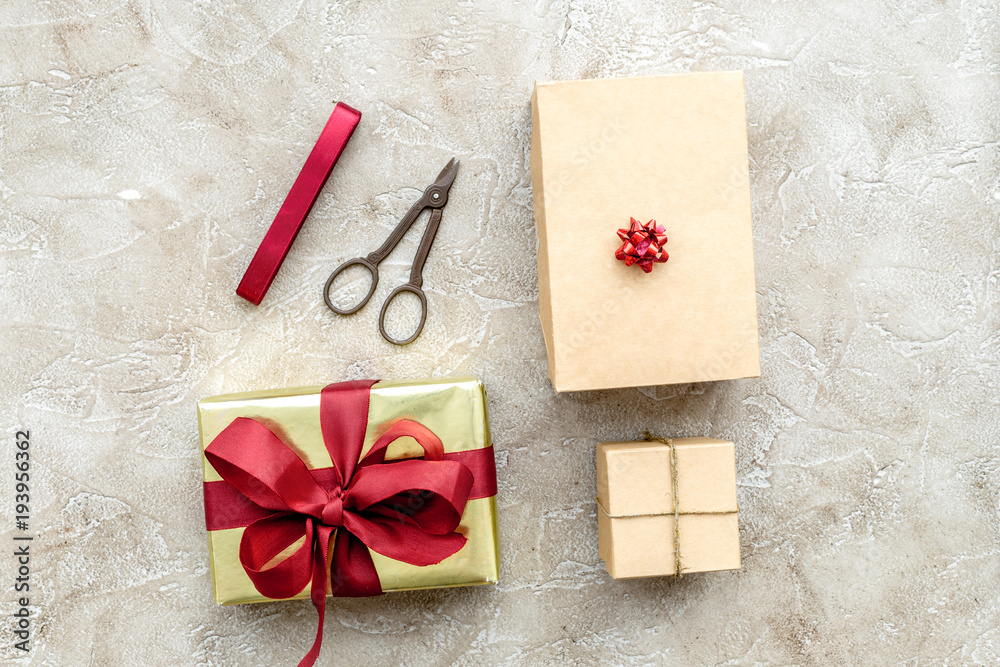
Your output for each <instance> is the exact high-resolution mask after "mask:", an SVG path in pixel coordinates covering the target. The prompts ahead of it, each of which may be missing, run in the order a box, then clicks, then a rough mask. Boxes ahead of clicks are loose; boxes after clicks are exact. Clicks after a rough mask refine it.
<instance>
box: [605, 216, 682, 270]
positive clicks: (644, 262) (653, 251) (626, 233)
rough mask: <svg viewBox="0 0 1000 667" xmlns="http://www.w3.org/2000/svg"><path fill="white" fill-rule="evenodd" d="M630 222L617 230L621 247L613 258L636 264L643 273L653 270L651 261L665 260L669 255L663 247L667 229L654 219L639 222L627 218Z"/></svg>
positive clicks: (629, 264)
mask: <svg viewBox="0 0 1000 667" xmlns="http://www.w3.org/2000/svg"><path fill="white" fill-rule="evenodd" d="M629 219H630V220H631V223H630V224H629V226H628V228H626V229H619V230H618V238H620V239H621V240H622V247H621V248H619V249H618V250H617V251H615V259H618V260H622V261H624V262H625V266H632V265H633V264H638V265H639V267H640V268H641V269H642V270H643V272H645V273H649V272H650V271H652V270H653V262H665V261H667V260H668V259H670V255H668V254H667V251H666V250H664V249H663V246H664V245H665V244H666V242H667V235H666V234H665V233H664V232H666V231H667V230H666V229H665V228H664V227H663V225H658V224H656V220H650V221H649V222H647V223H645V224H644V223H641V222H639V221H638V220H636V219H635V218H629Z"/></svg>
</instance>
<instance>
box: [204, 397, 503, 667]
mask: <svg viewBox="0 0 1000 667" xmlns="http://www.w3.org/2000/svg"><path fill="white" fill-rule="evenodd" d="M373 384H375V381H371V380H362V381H354V382H342V383H338V384H331V385H329V386H327V387H325V388H324V389H323V391H322V393H321V394H320V427H321V430H322V432H323V441H324V444H325V445H326V449H327V451H328V452H329V453H330V458H331V459H332V461H333V467H331V468H323V469H319V470H309V469H308V468H307V467H306V465H305V463H303V462H302V460H301V459H300V458H299V457H298V455H296V454H295V452H294V451H293V450H291V449H290V448H289V447H288V446H287V445H286V444H285V443H284V442H282V441H281V440H280V439H279V438H278V437H277V436H276V435H274V433H272V432H271V431H270V430H269V429H268V428H267V427H266V426H264V425H263V424H261V423H260V422H258V421H256V420H254V419H249V418H246V417H240V418H237V419H235V420H234V421H233V422H232V423H231V424H230V425H229V426H227V427H226V428H225V429H224V430H223V431H222V433H220V434H219V435H218V436H217V437H216V438H215V439H214V440H213V441H212V442H211V444H209V446H208V447H206V448H205V456H206V457H207V458H208V461H209V463H211V464H212V467H213V468H215V470H216V471H217V472H218V473H219V475H221V476H222V478H223V479H224V480H225V481H222V482H206V483H205V486H204V489H205V518H206V524H207V525H208V529H209V530H221V529H223V528H235V527H240V526H245V527H246V529H245V530H244V531H243V537H242V540H241V541H240V563H241V564H242V565H243V568H244V570H245V571H246V573H247V575H248V576H249V577H250V580H251V581H252V582H253V584H254V587H255V588H256V589H257V590H258V591H259V592H260V593H261V595H264V596H266V597H269V598H288V597H293V596H295V595H298V594H299V593H300V592H302V591H303V590H304V589H305V587H306V586H307V585H309V584H310V581H311V583H312V586H311V589H310V598H311V599H312V602H313V605H315V607H316V611H317V612H318V614H319V628H318V630H317V633H316V639H315V641H314V642H313V646H312V648H311V649H310V650H309V653H307V654H306V656H305V657H304V658H303V659H302V661H301V662H300V663H299V665H300V667H308V666H310V665H312V664H313V663H315V661H316V658H317V657H318V656H319V651H320V646H321V645H322V641H323V620H324V615H325V608H326V594H327V593H326V591H327V575H328V574H329V576H330V588H331V592H332V594H333V595H338V596H349V597H359V596H367V595H380V594H381V593H382V587H381V584H380V583H379V578H378V572H377V571H376V570H375V564H374V563H373V561H372V557H371V553H370V552H369V549H370V550H372V551H376V552H378V553H380V554H382V555H384V556H387V557H389V558H392V559H394V560H398V561H402V562H405V563H409V564H411V565H433V564H435V563H439V562H441V561H442V560H444V559H445V558H447V557H448V556H451V555H452V554H454V553H456V552H458V551H459V550H460V549H461V548H462V547H463V546H465V543H466V538H465V537H464V536H463V535H461V534H459V533H457V532H455V530H456V528H457V527H458V525H459V523H460V522H461V520H462V512H463V511H464V510H465V504H466V502H467V501H468V500H469V499H471V498H474V497H488V496H489V495H495V493H496V468H495V464H494V462H493V448H492V447H488V448H485V449H479V450H473V451H470V452H460V453H453V454H445V453H444V446H443V444H442V443H441V440H440V439H439V438H438V437H437V436H436V435H434V433H433V432H432V431H430V429H428V428H426V427H425V426H423V425H421V424H419V423H417V422H415V421H410V420H405V419H404V420H400V421H397V422H395V423H394V424H392V426H390V428H389V429H388V430H387V431H386V432H385V433H384V434H383V435H382V436H381V437H380V438H378V440H376V441H375V444H374V445H373V446H372V448H371V450H370V451H369V452H368V453H367V454H366V455H365V456H364V458H360V457H361V450H362V448H363V446H364V438H365V430H366V428H367V424H368V401H369V396H370V391H371V387H372V385H373ZM404 436H409V437H412V438H413V439H414V440H416V441H417V443H419V444H420V446H421V447H422V448H423V450H424V456H423V459H422V460H421V459H403V460H395V461H388V462H387V461H386V460H385V453H386V448H387V447H388V446H389V445H390V444H391V443H392V442H394V441H395V440H397V439H399V438H401V437H404ZM359 458H360V460H359ZM334 537H335V542H334V544H333V545H332V549H333V560H332V562H330V549H331V544H330V542H331V539H333V538H334ZM303 538H305V539H304V540H303ZM299 540H303V543H302V544H301V545H300V546H299V547H298V548H297V549H296V550H295V551H294V553H292V554H291V555H290V556H288V557H286V558H284V559H283V560H281V561H280V562H278V563H273V562H272V561H274V559H275V558H276V557H278V555H279V554H281V553H282V552H283V551H284V550H285V549H287V548H288V547H291V546H292V545H294V544H295V543H296V542H298V541H299ZM328 562H330V566H329V568H328V567H327V563H328Z"/></svg>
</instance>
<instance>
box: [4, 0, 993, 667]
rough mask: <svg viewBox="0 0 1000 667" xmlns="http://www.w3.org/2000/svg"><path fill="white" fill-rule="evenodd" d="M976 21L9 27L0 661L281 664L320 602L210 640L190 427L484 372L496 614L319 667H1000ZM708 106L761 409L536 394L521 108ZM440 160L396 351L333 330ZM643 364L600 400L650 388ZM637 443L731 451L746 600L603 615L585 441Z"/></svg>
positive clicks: (433, 608)
mask: <svg viewBox="0 0 1000 667" xmlns="http://www.w3.org/2000/svg"><path fill="white" fill-rule="evenodd" d="M998 15H1000V10H998V9H997V8H996V7H995V5H993V3H991V2H986V1H983V2H974V1H968V2H966V1H955V0H942V1H930V0H914V1H908V2H873V1H872V0H834V1H824V0H813V1H810V2H767V3H755V2H739V1H731V0H720V1H718V2H710V1H705V2H701V1H696V2H689V1H679V2H653V1H648V2H631V3H623V4H620V5H619V4H614V3H596V2H577V1H572V2H565V1H562V0H554V1H552V2H545V1H539V2H533V3H530V2H524V3H513V2H510V1H503V2H488V1H481V0H476V1H466V2H454V3H453V2H446V1H444V0H436V1H434V2H416V1H410V2H388V1H384V0H368V1H365V2H362V1H357V0H356V1H352V2H344V3H332V2H322V1H320V0H303V1H301V2H297V3H296V2H279V1H278V0H266V1H265V0H261V1H251V0H228V1H216V0H196V1H188V0H135V1H130V0H126V1H124V2H120V1H119V0H106V1H105V0H93V1H91V2H84V1H82V0H81V1H74V0H52V1H50V2H39V1H37V0H3V2H2V3H0V276H2V279H0V304H2V308H3V310H2V315H3V317H2V320H0V345H2V349H3V355H2V356H0V406H2V408H3V410H2V413H0V423H2V424H3V433H4V436H3V442H4V444H3V447H2V448H0V502H2V505H0V516H2V517H8V518H7V519H0V553H8V551H10V550H11V545H12V544H13V543H12V541H11V538H12V536H13V534H14V532H15V531H14V530H13V527H12V525H11V523H12V521H11V520H10V517H11V515H12V511H11V504H12V493H13V489H12V486H13V483H12V481H11V479H12V474H13V471H12V466H13V434H14V431H15V430H16V429H17V428H18V427H23V428H30V429H31V436H32V442H33V445H32V447H33V449H32V451H33V454H34V475H35V476H34V478H33V483H34V498H35V501H34V504H33V513H34V515H33V518H32V524H31V530H32V532H33V533H34V534H36V535H37V541H36V542H35V545H34V549H35V558H34V560H33V568H34V570H33V575H32V576H33V577H34V578H33V589H32V596H31V598H32V601H33V604H36V605H37V606H36V607H35V609H36V611H37V613H38V616H37V617H36V626H35V628H36V633H35V635H34V639H33V646H34V648H33V650H32V652H31V654H30V657H29V658H24V657H22V656H21V655H20V653H19V652H18V651H16V650H15V649H14V648H13V647H12V644H13V640H12V638H11V635H10V631H9V627H10V626H9V624H8V621H9V613H10V612H11V611H12V610H13V599H14V594H13V592H12V590H11V588H10V586H11V583H10V582H11V578H12V576H13V574H12V571H13V570H12V568H13V562H12V558H10V557H2V556H0V563H2V566H0V588H2V590H4V591H6V592H5V593H4V594H3V595H2V596H0V612H2V614H3V617H4V618H5V619H7V620H5V621H4V622H3V623H2V624H0V627H3V628H8V629H5V630H2V632H0V637H2V639H0V659H2V660H4V661H10V662H11V663H12V664H27V663H29V662H30V663H31V664H38V665H58V666H62V665H258V664H259V665H270V664H282V665H292V664H295V662H296V661H297V660H298V658H300V657H301V656H302V654H303V653H304V652H305V650H306V649H307V648H308V646H309V644H310V641H311V639H312V634H313V632H314V629H315V622H316V615H315V612H314V611H313V609H312V607H311V606H310V605H309V604H308V603H307V602H300V603H275V604H264V605H258V606H245V607H239V608H220V607H217V606H216V605H215V604H214V603H213V602H212V597H211V590H210V588H211V584H210V575H209V572H208V562H207V544H206V540H205V535H204V523H203V515H202V502H201V496H200V493H201V488H200V471H199V456H198V451H197V447H198V440H197V427H196V421H195V403H196V401H197V400H198V399H199V398H201V397H204V396H208V395H211V394H215V393H221V392H227V391H235V390H245V389H254V388H266V387H273V386H281V385H298V384H311V383H317V382H322V381H324V380H336V379H343V378H357V377H362V376H380V377H393V378H405V377H416V376H427V375H432V376H439V375H446V374H451V373H473V374H475V375H478V376H479V377H481V378H482V379H483V380H484V381H485V383H486V385H487V387H488V389H489V391H490V397H491V404H490V407H491V409H492V423H493V429H494V435H495V440H496V446H497V455H498V463H499V478H500V493H499V504H500V509H501V512H502V515H501V525H500V529H501V534H502V538H503V571H502V583H501V584H500V585H499V586H496V587H493V588H475V589H460V590H446V591H429V592H419V593H404V594H395V595H389V596H386V597H384V598H381V599H370V600H337V601H331V602H330V603H329V604H328V609H329V622H328V625H327V629H326V643H325V646H324V654H323V661H324V664H331V665H332V664H338V665H340V664H363V665H367V664H396V663H398V664H408V665H478V664H499V663H504V664H513V665H547V664H552V665H555V664H566V663H570V664H581V665H596V664H620V665H645V664H672V665H688V664H726V665H788V664H799V665H827V664H844V663H848V664H878V665H907V666H917V665H931V664H948V665H965V664H997V662H998V660H1000V630H998V629H997V626H998V622H1000V500H998V492H1000V463H998V461H997V454H998V451H1000V412H998V408H1000V386H998V385H1000V360H998V355H1000V333H998V329H1000V308H998V306H1000V303H998V302H1000V299H998V289H1000V284H998V283H1000V241H998V239H1000V222H998V221H1000V172H998V168H1000V111H998V107H997V105H998V102H1000V19H998ZM734 68H739V69H743V70H745V71H746V85H747V114H748V123H749V132H750V161H751V165H750V173H751V178H752V183H751V187H752V195H753V210H754V221H755V231H754V238H755V244H756V245H755V249H756V262H757V293H758V307H759V312H760V341H761V362H762V367H763V377H762V378H761V379H760V380H759V381H758V380H752V381H750V380H747V381H738V382H724V383H719V384H714V385H696V386H683V387H659V388H647V389H631V390H622V391H608V392H597V393H584V394H578V395H561V396H556V395H554V394H553V392H552V389H551V387H550V385H549V383H548V381H547V380H546V375H545V356H544V348H543V343H542V337H541V331H540V326H539V322H538V317H537V301H536V299H537V281H536V275H535V234H534V227H533V220H532V206H531V182H530V174H529V172H528V143H529V142H528V136H529V129H530V128H529V126H530V115H529V110H528V104H527V102H528V96H529V93H530V91H531V87H532V84H533V82H534V80H535V79H567V78H580V77H602V76H619V75H629V74H658V73H669V72H684V71H691V70H711V69H734ZM334 99H342V100H344V101H347V102H349V103H350V104H352V105H354V106H356V107H357V108H358V109H360V110H362V111H363V112H364V118H363V119H362V122H361V125H360V127H359V129H358V131H357V133H356V134H355V137H354V139H353V140H352V142H351V144H350V146H349V147H348V149H347V151H346V153H345V155H344V157H343V159H342V161H341V163H340V165H339V166H338V170H337V172H336V173H335V175H334V177H333V179H332V180H331V182H330V183H329V184H328V186H327V188H326V189H325V191H324V193H323V195H322V196H321V198H320V199H319V201H318V203H317V206H316V208H315V210H314V211H313V214H312V216H311V218H310V219H309V220H308V222H307V224H306V227H305V229H304V231H303V232H302V234H301V235H300V237H299V239H298V242H297V243H296V245H295V247H294V249H293V250H292V252H291V255H290V256H289V258H288V261H287V262H286V263H285V267H284V269H283V270H282V272H281V274H280V275H279V276H278V279H277V280H276V282H275V284H274V286H273V287H272V290H271V292H270V294H269V295H268V297H267V300H266V301H265V303H264V305H262V306H261V307H259V308H254V307H252V306H249V305H248V304H247V303H245V302H243V301H242V300H240V299H238V298H237V297H236V296H235V295H234V293H233V289H234V287H235V285H236V283H237V281H238V279H239V276H240V275H241V274H242V271H243V269H244V268H245V267H246V265H247V263H248V262H249V259H250V257H251V255H252V253H253V250H254V248H255V247H256V245H257V243H258V242H259V241H260V239H261V236H262V235H263V232H264V229H265V228H266V226H267V225H268V223H269V222H270V220H271V218H272V217H273V215H274V213H275V211H276V210H277V207H278V206H279V204H280V202H281V200H282V198H283V197H284V195H285V193H286V192H287V190H288V187H289V186H290V184H291V182H292V180H293V179H294V176H295V175H296V173H297V171H298V169H299V167H300V166H301V164H302V161H303V158H304V156H305V154H306V153H307V152H308V150H309V149H310V147H311V146H312V143H313V141H314V140H315V138H316V136H317V134H318V131H319V128H320V127H321V126H322V124H323V123H324V121H325V120H326V118H327V116H328V114H329V112H330V109H331V103H332V100H334ZM452 155H458V156H459V157H460V158H461V159H462V165H463V171H462V172H461V173H460V174H459V178H458V181H457V183H456V186H455V188H454V190H453V198H452V201H451V203H450V204H449V206H448V208H447V209H446V211H445V216H444V221H443V224H442V227H441V233H440V235H439V237H438V242H437V244H436V245H435V247H434V250H433V253H432V255H431V258H430V261H429V263H428V267H427V271H426V280H427V288H428V292H429V297H430V301H431V316H430V320H429V322H428V325H427V329H426V331H425V332H424V334H423V336H422V337H421V338H420V339H419V340H418V341H417V342H416V343H414V344H413V345H411V346H409V347H407V348H404V349H400V348H396V347H392V346H390V345H388V344H387V343H384V342H383V341H382V340H381V339H379V338H378V337H376V336H375V335H374V331H375V329H374V327H375V316H376V314H377V313H376V312H374V310H373V309H372V308H371V307H370V308H369V309H368V310H367V311H365V312H364V314H362V315H359V316H357V317H355V318H354V319H337V318H334V317H333V316H331V314H330V313H329V312H328V311H327V310H326V308H325V307H324V306H323V304H322V302H321V301H320V286H321V285H322V283H323V281H324V279H325V278H326V276H327V274H328V272H329V271H330V270H331V269H332V268H333V267H334V266H336V265H337V264H338V263H339V262H340V261H341V260H342V259H344V258H346V257H350V256H353V255H356V254H358V253H359V252H361V251H367V250H369V249H371V248H372V247H373V246H374V244H375V243H376V242H377V241H378V240H380V239H381V238H382V237H383V236H384V235H385V234H386V233H387V231H388V229H389V227H390V226H391V225H392V224H394V222H395V221H396V220H397V219H398V217H399V216H400V215H401V214H402V213H403V211H404V210H405V209H406V208H407V207H408V206H409V204H410V202H411V201H412V200H413V199H414V198H415V197H416V195H417V190H416V189H415V187H418V186H419V187H422V186H423V185H425V184H426V183H427V182H428V181H429V179H430V178H432V177H433V175H434V174H435V173H436V171H437V170H438V168H439V167H440V166H441V165H442V164H443V163H444V161H446V160H447V158H449V157H450V156H452ZM637 168H641V165H637ZM416 238H417V234H416V233H414V234H412V235H411V236H410V237H408V238H407V239H406V242H405V244H404V246H405V247H404V248H401V249H400V250H399V251H398V253H397V254H396V255H394V256H393V257H392V258H391V260H390V262H388V264H387V265H386V266H385V271H384V274H383V283H382V286H380V294H384V293H386V292H387V291H388V290H389V288H390V287H391V286H392V285H393V284H395V283H398V282H400V281H401V280H402V277H403V275H404V274H405V269H406V266H407V265H408V262H409V257H410V256H411V255H412V252H413V250H414V248H415V246H416ZM705 325H706V326H711V323H710V322H706V323H705ZM652 340H655V332H654V334H653V335H652V336H647V337H645V338H640V339H637V341H636V342H637V343H639V342H643V343H646V344H643V345H636V346H635V347H634V348H631V349H630V348H629V347H626V346H623V348H622V350H621V354H622V359H623V363H625V362H627V360H630V359H631V360H636V362H641V361H642V360H644V359H645V360H650V359H651V358H654V357H655V347H653V346H652V345H650V344H648V343H649V342H650V341H652ZM647 427H648V428H652V429H654V430H656V431H658V432H661V433H670V434H675V435H695V434H698V435H701V434H704V435H710V436H715V437H722V438H728V439H733V440H735V441H736V442H737V444H738V454H737V457H738V470H739V499H740V503H741V505H742V508H743V513H742V533H741V540H742V545H743V557H744V569H743V570H742V571H741V572H735V573H721V574H711V575H698V576H688V577H684V578H683V579H682V580H672V579H649V580H640V581H632V582H624V583H623V582H615V581H612V580H611V579H609V578H608V577H607V576H606V575H605V573H604V570H603V566H602V564H601V562H600V560H599V559H598V556H597V540H596V522H595V516H594V504H593V502H592V498H593V496H594V464H593V448H594V443H595V442H596V441H598V440H601V439H616V438H628V437H632V436H634V435H637V434H638V433H639V432H640V431H641V429H643V428H647Z"/></svg>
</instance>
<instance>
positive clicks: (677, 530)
mask: <svg viewBox="0 0 1000 667" xmlns="http://www.w3.org/2000/svg"><path fill="white" fill-rule="evenodd" d="M642 439H643V440H645V441H646V442H661V443H663V444H664V445H666V446H667V447H669V448H670V482H671V485H672V486H671V487H670V499H671V501H672V502H673V507H674V576H677V577H683V576H684V574H683V569H684V567H683V565H682V564H681V522H680V514H681V513H680V505H679V503H678V497H679V496H680V494H679V493H678V492H677V448H676V447H674V441H673V440H672V439H671V438H660V437H657V436H655V435H653V434H652V433H650V432H649V431H643V433H642Z"/></svg>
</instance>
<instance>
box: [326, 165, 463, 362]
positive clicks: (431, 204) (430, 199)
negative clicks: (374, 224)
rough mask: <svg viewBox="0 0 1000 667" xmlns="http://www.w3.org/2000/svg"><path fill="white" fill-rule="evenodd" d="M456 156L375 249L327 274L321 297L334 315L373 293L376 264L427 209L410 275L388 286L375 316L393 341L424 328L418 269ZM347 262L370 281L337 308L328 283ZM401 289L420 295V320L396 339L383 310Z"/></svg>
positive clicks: (431, 240)
mask: <svg viewBox="0 0 1000 667" xmlns="http://www.w3.org/2000/svg"><path fill="white" fill-rule="evenodd" d="M458 164H459V163H458V160H456V159H455V158H452V159H451V160H450V161H449V162H448V164H446V165H445V166H444V169H442V170H441V173H440V174H438V175H437V178H436V179H434V182H433V183H431V184H430V185H429V186H427V189H426V190H424V193H423V194H422V195H420V199H418V200H417V201H416V202H415V203H414V204H413V206H411V207H410V210H409V211H407V212H406V215H404V216H403V218H402V220H400V221H399V224H398V225H396V228H395V229H394V230H392V233H391V234H389V238H387V239H386V240H385V243H383V244H382V245H381V246H379V248H378V250H376V251H375V252H372V253H369V254H368V255H366V256H365V257H355V258H354V259H349V260H347V261H346V262H344V263H343V264H341V265H340V266H338V267H337V268H336V269H335V270H334V272H333V273H331V274H330V277H329V278H328V279H327V281H326V285H325V286H324V287H323V300H324V301H325V302H326V305H327V306H328V307H329V308H330V310H332V311H333V312H335V313H337V314H338V315H351V314H353V313H356V312H358V311H359V310H361V309H362V308H363V307H364V306H365V304H366V303H368V301H369V300H370V299H371V298H372V295H373V294H375V287H376V286H377V285H378V265H379V264H380V263H381V262H382V260H383V259H385V258H386V257H387V256H388V255H389V253H391V252H392V251H393V249H394V248H395V247H396V246H397V245H398V244H399V242H400V240H402V238H403V236H404V235H405V234H406V232H407V231H408V230H409V229H410V227H412V226H413V223H414V222H415V221H416V219H417V218H418V217H419V216H420V214H421V213H423V212H424V209H428V208H429V209H431V218H430V220H429V221H428V223H427V228H426V229H425V230H424V235H423V237H422V238H421V239H420V247H418V248H417V254H416V256H415V257H414V258H413V265H412V266H411V267H410V279H409V280H408V281H407V282H405V283H403V284H402V285H400V286H399V287H397V288H396V289H394V290H392V292H391V293H390V294H389V296H388V297H386V300H385V302H384V303H383V304H382V312H381V313H379V316H378V330H379V333H381V334H382V338H385V339H386V340H387V341H389V342H390V343H394V344H396V345H406V344H407V343H412V342H413V341H414V340H416V338H417V336H419V335H420V332H421V331H422V330H423V328H424V322H425V321H426V320H427V296H426V295H425V294H424V290H423V289H422V288H421V286H422V285H423V282H424V279H423V278H422V277H421V275H420V274H421V273H422V272H423V270H424V262H426V261H427V255H428V253H430V251H431V245H433V243H434V236H435V235H436V234H437V230H438V227H439V226H440V224H441V209H442V208H444V205H445V204H446V203H448V191H449V190H450V189H451V184H452V183H454V182H455V176H456V175H457V174H458ZM351 266H363V267H365V268H366V269H367V270H368V272H369V273H370V274H371V277H372V285H371V287H369V288H368V294H366V295H365V297H364V298H363V299H361V301H360V302H359V303H357V304H356V305H354V306H352V307H351V308H338V307H337V306H335V305H334V304H333V301H332V300H331V299H330V287H331V286H332V285H333V281H334V280H336V278H337V276H338V275H340V274H341V273H342V272H343V271H344V270H345V269H347V268H349V267H351ZM403 292H411V293H413V294H416V295H417V296H418V297H420V323H419V324H418V325H417V330H416V331H414V332H413V334H412V335H411V336H410V337H409V338H406V339H404V340H396V339H395V338H393V337H392V336H390V335H389V334H388V333H387V332H386V330H385V313H386V310H387V309H388V308H389V304H390V303H391V302H392V300H393V299H395V298H396V297H397V296H399V295H400V294H402V293H403Z"/></svg>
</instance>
